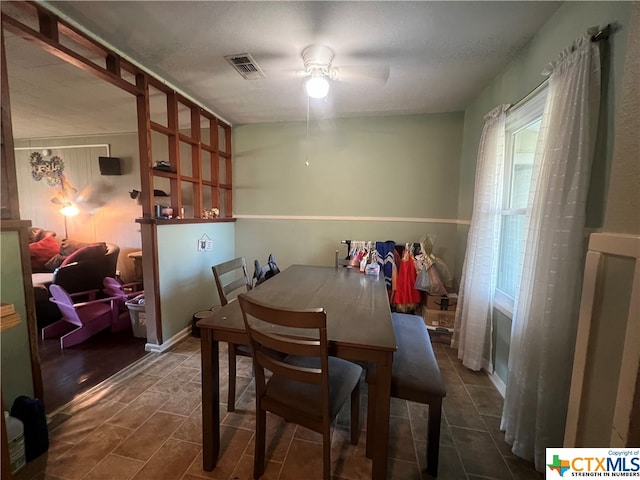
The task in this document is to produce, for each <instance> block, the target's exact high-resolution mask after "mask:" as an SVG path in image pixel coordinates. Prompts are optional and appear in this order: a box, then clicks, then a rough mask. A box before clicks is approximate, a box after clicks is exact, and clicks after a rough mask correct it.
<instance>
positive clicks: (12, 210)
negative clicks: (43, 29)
mask: <svg viewBox="0 0 640 480" xmlns="http://www.w3.org/2000/svg"><path fill="white" fill-rule="evenodd" d="M0 36H2V47H1V49H2V55H1V57H2V58H1V60H0V61H1V63H2V77H1V80H0V81H1V85H0V89H1V90H2V93H1V95H2V97H1V98H2V102H1V103H2V107H1V120H0V121H2V125H0V128H1V129H2V147H1V150H0V153H1V155H2V157H1V158H0V171H1V180H0V183H1V184H2V188H0V194H1V198H2V201H1V205H2V208H1V211H2V214H1V216H2V219H13V220H18V219H19V218H20V204H19V203H18V177H17V175H16V162H15V151H14V150H13V128H12V126H11V104H10V100H9V75H8V73H7V56H6V54H5V51H4V27H0Z"/></svg>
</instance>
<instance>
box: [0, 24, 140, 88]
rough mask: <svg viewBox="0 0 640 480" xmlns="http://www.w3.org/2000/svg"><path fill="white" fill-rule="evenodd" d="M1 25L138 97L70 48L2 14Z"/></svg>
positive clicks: (130, 85) (129, 86)
mask: <svg viewBox="0 0 640 480" xmlns="http://www.w3.org/2000/svg"><path fill="white" fill-rule="evenodd" d="M2 23H3V25H5V27H6V28H7V30H9V31H11V32H13V33H15V34H16V35H18V36H19V37H21V38H23V39H25V40H27V41H29V42H32V43H34V44H36V45H38V46H39V47H40V48H42V49H43V50H45V51H47V52H49V53H51V54H52V55H55V56H56V57H58V58H61V59H62V60H64V61H66V62H68V63H70V64H72V65H75V66H76V67H78V68H80V69H81V70H84V71H85V72H88V73H91V74H92V75H95V76H97V77H99V78H101V79H103V80H105V81H107V82H109V83H111V84H112V85H115V86H116V87H119V88H121V89H122V90H124V91H126V92H129V93H131V94H133V95H138V94H139V93H140V90H139V89H138V87H137V86H135V85H132V84H131V83H129V82H127V81H125V80H123V79H122V78H120V77H118V76H116V75H114V74H113V73H111V72H110V71H108V70H107V69H105V68H103V67H101V66H99V65H96V64H95V63H93V62H91V61H90V60H87V59H86V58H85V57H83V56H82V55H80V54H79V53H77V52H74V51H73V50H71V49H70V48H67V47H65V46H64V45H62V44H61V43H59V42H57V41H54V40H52V39H50V38H48V37H47V36H45V35H43V34H42V33H40V32H37V31H35V30H33V29H32V28H29V27H27V26H26V25H24V24H22V23H20V22H18V21H17V20H15V19H13V18H11V17H9V16H8V15H5V14H4V13H3V14H2Z"/></svg>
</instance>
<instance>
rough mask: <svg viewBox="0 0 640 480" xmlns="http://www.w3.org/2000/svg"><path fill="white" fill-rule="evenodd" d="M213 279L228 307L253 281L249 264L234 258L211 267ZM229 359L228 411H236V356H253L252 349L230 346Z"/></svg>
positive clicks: (222, 303) (230, 344)
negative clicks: (234, 295)
mask: <svg viewBox="0 0 640 480" xmlns="http://www.w3.org/2000/svg"><path fill="white" fill-rule="evenodd" d="M211 270H212V271H213V278H214V280H215V282H216V288H217V289H218V295H219V297H220V303H221V305H223V306H224V305H226V304H228V303H229V302H230V301H233V300H235V298H232V297H231V295H232V294H233V293H234V292H236V291H240V290H241V289H244V290H245V291H249V290H251V279H250V278H249V274H248V273H247V263H246V261H245V259H244V257H238V258H234V259H233V260H229V261H227V262H223V263H219V264H218V265H214V266H213V267H211ZM227 350H228V358H229V392H228V396H227V411H229V412H233V411H235V409H236V356H238V355H240V356H243V357H250V356H251V349H250V347H249V346H247V345H237V344H235V343H229V344H228V348H227Z"/></svg>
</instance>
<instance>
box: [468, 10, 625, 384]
mask: <svg viewBox="0 0 640 480" xmlns="http://www.w3.org/2000/svg"><path fill="white" fill-rule="evenodd" d="M630 7H631V2H565V3H564V4H563V5H562V6H561V7H560V8H559V9H558V10H557V12H556V13H555V14H554V15H553V17H551V19H550V20H549V21H548V22H547V23H546V24H545V25H544V26H543V27H542V28H541V29H540V31H539V32H538V33H537V34H536V36H535V37H534V39H533V40H532V41H531V42H530V43H529V45H528V46H527V47H526V48H525V49H524V50H523V51H522V52H521V53H520V54H519V55H518V57H517V58H516V59H515V60H514V61H513V62H511V64H510V65H509V66H508V67H507V68H506V69H505V70H504V71H503V72H502V73H501V74H500V75H498V76H497V77H496V78H495V79H494V80H493V82H492V83H491V84H490V85H488V86H487V88H485V90H484V91H483V93H482V94H481V95H480V96H479V97H478V98H477V99H476V100H475V101H474V102H473V103H472V104H471V105H470V106H469V107H468V108H467V109H466V111H465V122H464V138H463V143H462V159H461V162H460V189H459V196H458V218H460V219H470V218H471V212H472V207H473V190H474V182H475V170H476V157H477V152H478V143H479V141H480V134H481V132H482V126H483V117H484V115H485V114H486V113H488V112H489V111H490V110H492V109H493V108H494V107H496V106H497V105H500V104H504V103H510V104H514V103H517V102H518V101H519V100H520V99H521V98H523V97H524V96H526V95H527V94H528V93H529V92H530V91H531V90H533V89H534V88H535V87H536V86H537V85H539V84H540V83H541V82H542V81H543V80H544V77H543V76H542V75H541V72H542V70H543V69H544V68H545V67H546V66H547V64H548V63H549V62H550V61H553V60H555V59H556V58H557V56H558V55H559V54H560V52H561V51H562V50H564V49H565V48H566V47H568V46H569V45H570V44H571V43H572V42H573V41H574V40H575V39H576V38H578V37H579V36H580V35H582V34H583V33H584V32H585V31H586V29H587V28H588V27H590V26H593V25H599V26H605V25H607V24H609V23H614V22H617V23H619V24H620V25H621V26H622V30H620V31H618V32H616V33H614V34H613V35H612V36H611V38H610V41H609V44H610V50H609V56H608V58H609V61H608V62H607V61H604V62H603V66H604V68H605V73H604V80H603V85H604V87H605V88H606V91H605V92H604V93H603V98H602V100H603V109H602V113H601V115H602V120H603V121H602V122H601V130H602V132H603V134H602V136H601V138H599V141H598V144H597V146H596V158H595V159H594V165H593V171H592V182H591V186H590V190H589V200H588V206H587V211H588V215H587V226H588V227H592V228H601V227H602V226H603V223H604V209H605V205H606V203H607V199H608V196H609V192H610V191H612V190H615V188H616V183H615V181H614V182H612V183H611V184H610V183H609V172H610V169H611V159H612V151H613V139H614V127H615V125H614V115H615V110H616V99H617V98H618V96H617V92H618V90H619V87H620V81H621V78H622V72H623V67H624V54H625V45H626V38H627V34H628V32H627V30H628V25H627V21H628V18H629V15H630ZM627 214H628V215H637V212H636V211H633V210H632V209H630V210H629V211H628V213H627ZM458 233H459V238H458V239H457V240H456V243H455V244H456V246H457V249H458V252H457V253H456V258H457V259H458V260H459V261H460V262H462V261H463V260H464V253H463V252H464V248H465V245H466V235H467V233H468V228H466V227H464V226H461V227H459V228H458ZM460 237H461V238H460ZM460 269H461V265H457V266H456V270H460ZM495 318H498V319H500V318H501V314H499V313H498V314H497V315H496V316H495ZM502 320H504V319H502ZM494 321H495V320H494ZM504 324H505V322H498V323H494V329H501V328H502V329H503V327H504ZM502 347H503V348H501V349H500V350H496V357H495V360H494V365H495V368H496V372H497V373H498V375H499V376H500V378H501V379H502V380H503V381H505V382H506V376H504V377H503V375H505V374H506V372H507V360H508V352H509V349H508V345H502Z"/></svg>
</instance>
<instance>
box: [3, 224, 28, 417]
mask: <svg viewBox="0 0 640 480" xmlns="http://www.w3.org/2000/svg"><path fill="white" fill-rule="evenodd" d="M0 258H1V261H0V264H1V265H2V269H1V270H0V292H1V293H0V295H1V298H2V301H3V302H4V303H13V305H14V306H15V309H16V312H17V313H18V314H19V315H20V317H21V318H22V321H21V322H20V324H19V325H18V326H16V327H14V328H11V329H9V330H6V331H4V332H2V334H0V346H1V348H2V350H1V359H2V365H1V372H2V399H3V401H4V405H5V408H7V409H10V408H11V405H13V401H14V400H15V398H16V397H18V396H19V395H27V396H29V397H32V396H33V377H32V375H31V357H30V355H29V335H28V332H27V311H26V307H25V298H24V289H23V283H22V262H21V261H20V240H19V238H18V232H17V231H6V232H2V233H0Z"/></svg>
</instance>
